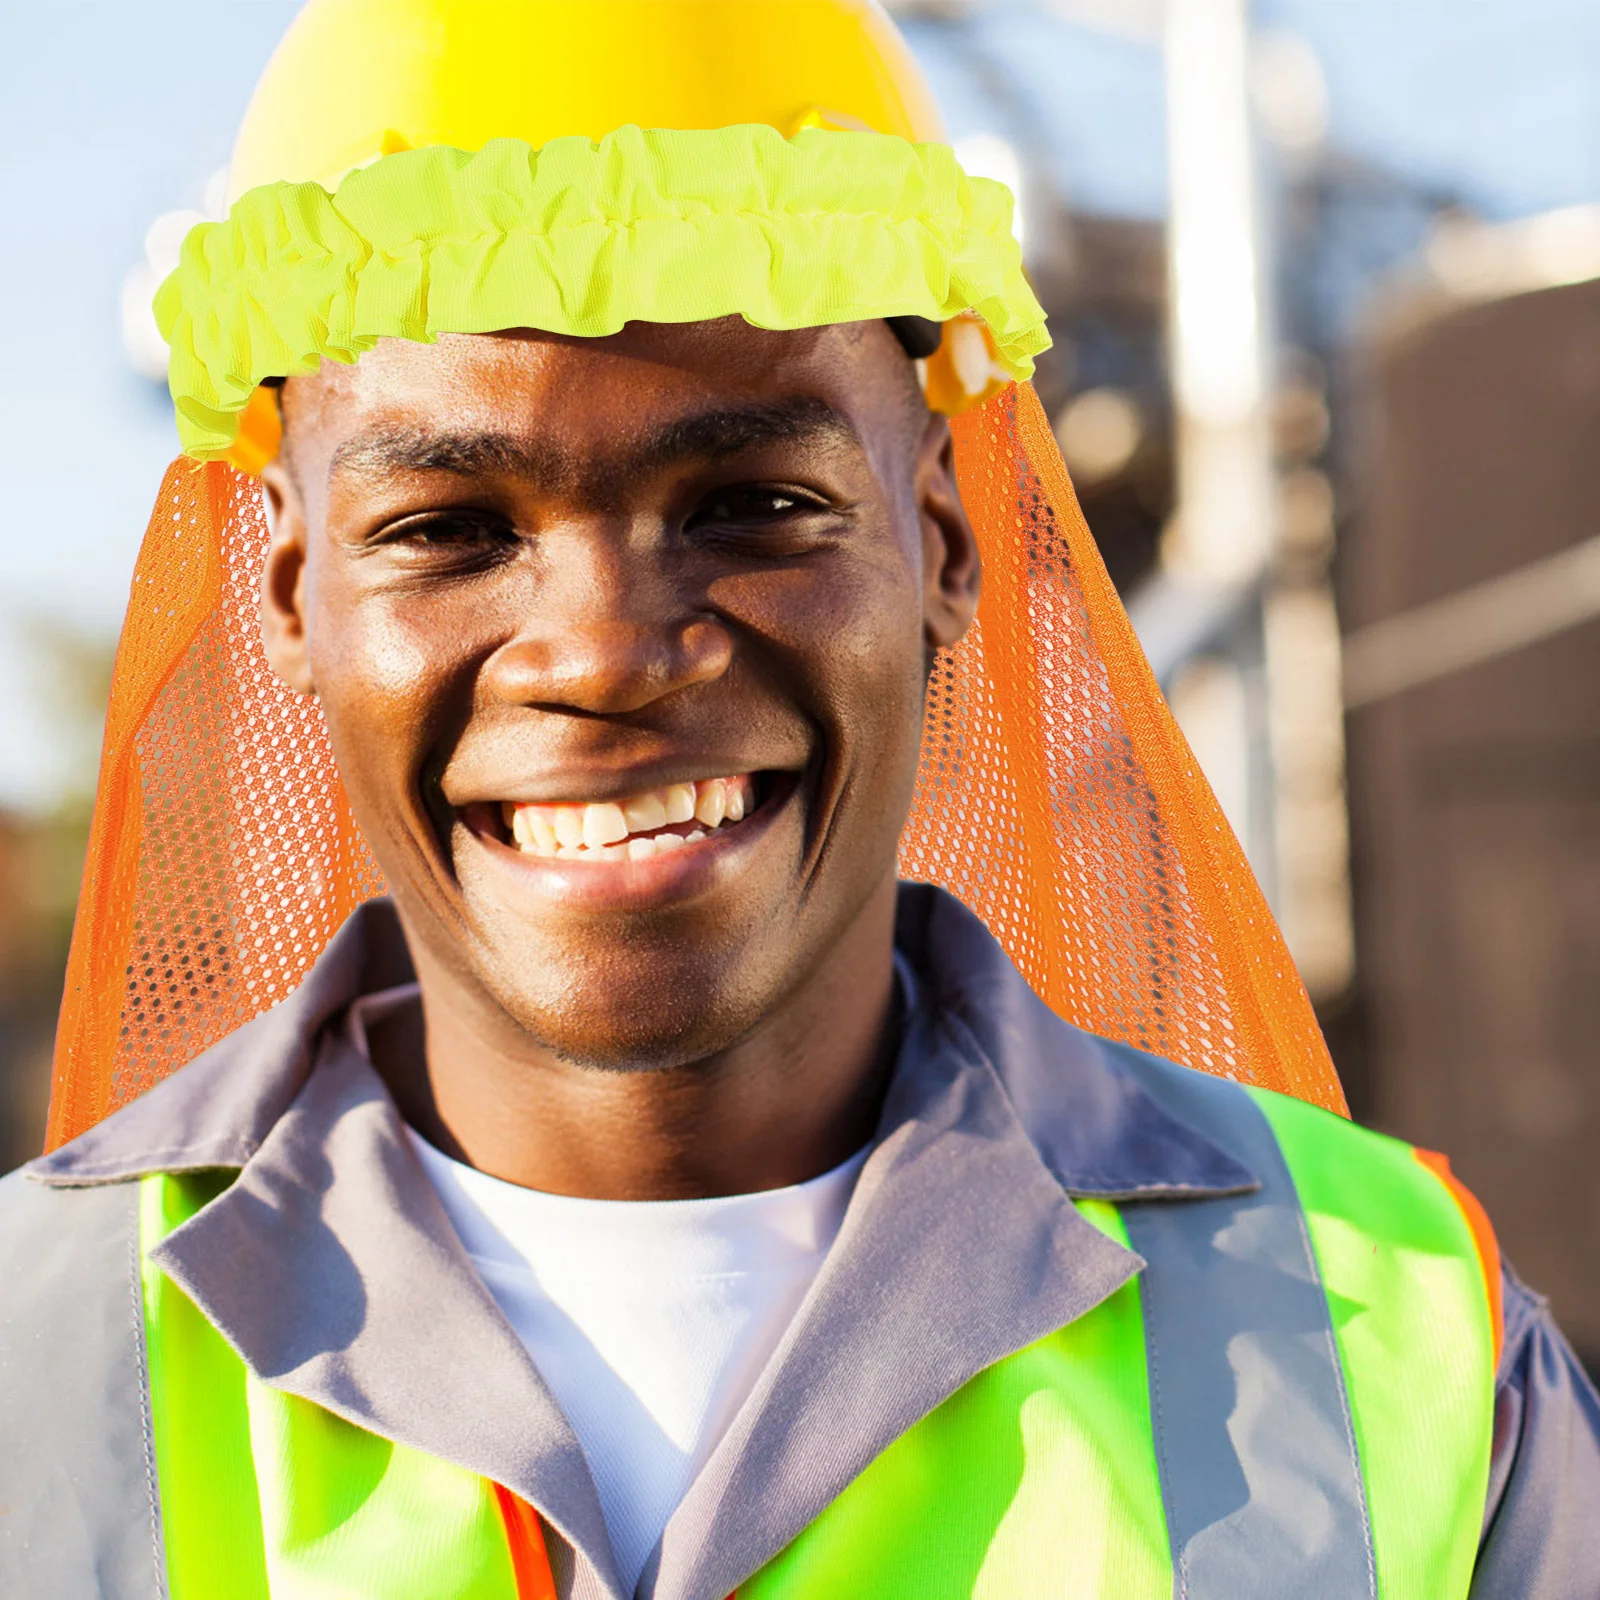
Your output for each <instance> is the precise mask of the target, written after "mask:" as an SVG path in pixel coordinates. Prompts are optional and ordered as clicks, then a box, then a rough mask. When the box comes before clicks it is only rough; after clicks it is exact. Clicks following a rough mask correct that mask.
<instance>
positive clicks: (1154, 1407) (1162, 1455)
mask: <svg viewBox="0 0 1600 1600" xmlns="http://www.w3.org/2000/svg"><path fill="white" fill-rule="evenodd" d="M1130 1243H1131V1241H1130ZM1150 1278H1151V1275H1150V1274H1149V1273H1146V1274H1145V1275H1144V1276H1143V1277H1142V1278H1141V1279H1140V1280H1139V1300H1140V1313H1141V1319H1142V1320H1143V1322H1144V1361H1145V1371H1146V1372H1147V1373H1148V1374H1149V1381H1150V1426H1151V1430H1152V1431H1153V1432H1154V1434H1155V1444H1156V1470H1157V1474H1158V1475H1159V1477H1160V1479H1161V1498H1162V1501H1163V1503H1164V1506H1163V1508H1164V1510H1165V1511H1166V1515H1167V1536H1168V1541H1169V1543H1170V1545H1171V1548H1172V1566H1173V1577H1174V1578H1176V1580H1177V1585H1178V1593H1177V1600H1188V1595H1189V1550H1188V1546H1187V1545H1185V1546H1184V1548H1182V1549H1181V1550H1180V1549H1179V1548H1178V1545H1177V1540H1176V1538H1175V1537H1174V1535H1175V1532H1176V1530H1175V1529H1174V1528H1173V1526H1172V1512H1173V1494H1172V1467H1171V1463H1170V1461H1169V1460H1168V1457H1167V1425H1166V1421H1165V1418H1164V1417H1163V1415H1162V1410H1161V1359H1160V1356H1159V1354H1158V1353H1157V1350H1156V1341H1155V1340H1154V1339H1152V1338H1151V1337H1150V1296H1151V1295H1152V1294H1153V1293H1154V1292H1155V1291H1154V1286H1153V1285H1152V1284H1151V1281H1150Z"/></svg>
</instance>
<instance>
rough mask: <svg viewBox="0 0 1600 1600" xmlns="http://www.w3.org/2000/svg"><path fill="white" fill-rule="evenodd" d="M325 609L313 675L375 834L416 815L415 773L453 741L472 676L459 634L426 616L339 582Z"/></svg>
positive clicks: (318, 619)
mask: <svg viewBox="0 0 1600 1600" xmlns="http://www.w3.org/2000/svg"><path fill="white" fill-rule="evenodd" d="M316 600H317V603H316V604H314V605H313V606H312V608H311V611H310V618H309V620H310V624H311V626H310V647H311V663H312V673H313V677H314V681H315V682H316V685H317V692H318V695H319V697H320V699H321V701H322V706H323V712H324V715H325V716H326V718H327V722H328V731H329V734H330V737H331V738H332V741H333V747H334V755H335V758H336V760H337V762H338V765H339V770H340V772H341V774H342V775H343V776H344V779H345V783H346V787H347V788H348V789H349V791H350V796H351V800H352V802H353V803H354V804H355V806H356V808H357V811H358V813H359V814H364V825H367V826H372V825H373V824H374V823H376V820H377V818H378V817H379V816H381V815H387V814H393V813H394V812H396V811H404V810H408V809H409V808H410V802H411V800H412V798H413V797H414V796H415V795H416V793H417V787H416V781H415V778H416V774H417V773H418V772H419V771H420V770H421V768H422V766H423V764H424V762H425V761H426V760H427V759H428V757H429V754H430V752H431V751H433V750H434V749H435V748H436V746H437V745H438V743H439V741H440V739H441V738H442V737H445V736H446V735H447V733H448V728H449V724H450V721H451V718H452V716H453V715H454V714H455V712H456V706H457V702H458V701H459V700H460V699H461V691H460V690H459V689H458V685H459V684H460V683H461V682H462V681H463V680H465V681H467V682H470V673H468V672H467V671H466V670H465V669H464V668H463V667H462V665H461V663H460V661H459V658H458V657H457V655H456V651H455V645H456V644H457V643H458V642H459V634H457V633H454V632H452V631H451V630H447V629H441V628H439V627H438V626H437V625H436V624H435V621H434V619H431V618H430V616H429V615H428V610H429V608H427V607H422V606H417V605H409V606H408V605H407V604H405V603H403V602H400V601H397V600H396V598H395V597H392V596H388V595H382V594H376V595H375V594H370V593H361V592H360V591H359V590H357V589H356V588H355V587H354V586H352V585H348V584H340V583H337V582H335V583H331V584H328V585H326V586H325V588H324V590H323V592H322V593H320V594H318V595H317V596H316ZM447 645H448V646H450V648H447ZM468 692H469V693H470V690H469V691H468Z"/></svg>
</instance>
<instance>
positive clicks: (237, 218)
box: [156, 0, 1049, 471]
mask: <svg viewBox="0 0 1600 1600" xmlns="http://www.w3.org/2000/svg"><path fill="white" fill-rule="evenodd" d="M941 137H942V130H941V126H940V121H939V114H938V110H937V107H936V106H935V104H934V100H933V96H932V95H931V93H930V92H929V90H928V87H927V84H926V83H925V82H924V81H923V78H922V75H921V73H920V72H919V71H918V69H917V66H916V63H915V61H914V60H913V59H912V56H911V53H910V51H909V50H908V49H907V48H906V45H905V43H904V41H903V40H902V39H901V38H900V35H899V34H898V33H897V32H896V30H895V28H894V25H893V24H892V23H891V22H890V21H889V19H888V17H887V16H886V15H885V14H884V12H883V11H882V10H881V9H880V7H879V6H878V5H877V4H876V3H875V0H310V3H309V4H308V5H307V6H306V7H305V9H304V10H303V11H302V12H301V13H300V15H299V16H298V17H297V19H296V20H295V22H294V25H293V26H292V27H291V28H290V30H289V32H288V34H287V35H286V36H285V38H284V40H283V42H282V44H281V45H280V46H279V47H278V50H277V52H276V53H275V54H274V56H273V57H272V60H271V61H270V63H269V64H268V66H267V69H266V71H265V73H264V74H263V76H262V79H261V82H260V84H259V85H258V87H257V89H256V93H255V95H254V97H253V98H252V100H251V103H250V107H249V110H248V111H247V112H246V115H245V119H244V124H243V126H242V128H241V130H240V133H239V139H238V143H237V145H236V146H235V149H234V155H233V165H232V169H231V171H230V174H229V191H230V205H231V210H230V215H229V217H228V220H227V221H226V222H224V223H206V224H201V225H199V226H198V227H196V228H195V229H194V230H193V232H192V234H191V235H190V237H189V239H187V240H186V241H185V244H184V250H183V257H182V262H181V264H180V267H179V269H178V271H177V272H175V273H174V274H173V275H172V277H171V278H169V279H168V280H167V282H166V283H165V284H163V285H162V288H161V290H160V291H159V292H158V294H157V298H156V315H157V319H158V322H159V323H160V325H161V328H162V332H163V333H164V334H165V336H166V337H167V339H168V341H169V343H170V344H171V345H172V358H171V361H170V364H169V372H168V377H169V384H170V387H171V389H172V396H173V402H174V405H175V407H176V411H177V421H178V432H179V437H180V440H181V441H182V443H183V446H184V449H185V450H186V452H188V453H189V454H190V455H193V456H195V457H197V458H198V459H203V460H205V459H219V458H221V459H226V460H230V461H232V462H233V463H234V465H236V466H238V467H241V468H243V469H244V470H246V471H258V470H259V469H260V468H261V466H262V465H263V464H264V463H265V462H266V461H268V460H270V459H271V457H272V456H273V455H274V454H275V453H276V451H277V448H278V435H279V427H278V412H277V408H276V406H275V405H274V403H273V402H272V399H271V397H270V394H269V393H268V392H267V391H265V390H264V389H262V388H261V387H260V386H261V385H262V384H263V383H266V382H268V381H270V380H272V379H276V378H282V377H285V376H293V375H294V374H295V373H299V372H307V371H313V370H315V368H316V366H317V365H318V364H319V363H320V362H321V361H323V360H335V361H353V360H356V359H357V358H358V357H359V356H360V354H361V352H362V351H363V350H367V349H371V348H372V346H373V345H374V343H375V342H376V341H377V340H378V339H380V338H383V337H402V338H412V339H420V340H424V341H429V340H432V339H434V338H437V337H438V335H439V334H440V333H443V332H453V333H474V332H490V331H493V330H495V329H498V328H505V327H522V326H529V327H540V328H546V329H549V330H550V331H552V332H557V333H568V334H577V335H603V334H606V333H610V332H614V331H616V330H617V329H618V328H620V327H622V326H623V325H624V324H625V323H626V322H628V321H633V320H640V321H658V322H683V321H698V320H702V319H704V318H708V317H715V316H725V315H729V314H731V313H738V314H741V315H743V316H744V317H745V318H746V320H748V321H750V322H751V323H753V324H754V325H755V326H758V327H769V328H793V327H806V326H815V325H817V324H819V323H823V322H849V321H858V320H863V319H866V318H872V317H887V318H890V319H903V318H910V319H922V320H923V321H934V322H938V323H942V324H944V325H945V328H946V332H945V334H944V336H943V338H942V340H941V341H940V342H939V343H938V345H937V348H935V349H933V351H932V354H931V355H930V356H929V357H928V358H927V360H926V361H925V362H924V369H923V379H924V389H925V392H926V394H927V396H928V400H929V403H930V404H931V405H933V406H934V407H935V408H936V409H939V410H945V411H950V412H954V411H957V410H960V409H963V408H964V407H965V406H967V405H971V404H974V403H976V402H977V401H979V400H981V399H983V398H984V397H985V396H986V395H987V394H989V393H992V392H993V391H994V389H995V388H997V387H999V386H1001V385H1003V384H1005V383H1007V382H1010V381H1012V380H1013V379H1017V378H1025V377H1027V376H1028V375H1029V373H1031V371H1032V370H1033V361H1032V358H1033V356H1034V355H1035V354H1037V352H1038V351H1039V350H1041V349H1043V348H1045V346H1046V345H1048V343H1049V337H1048V334H1047V333H1046V332H1045V328H1044V314H1043V312H1042V311H1041V310H1040V308H1039V305H1038V302H1037V301H1036V300H1035V299H1034V297H1033V295H1032V292H1031V291H1030V290H1029V288H1028V286H1027V283H1026V280H1025V278H1024V276H1023V273H1022V264H1021V257H1020V255H1019V253H1018V251H1017V249H1016V244H1015V240H1014V239H1013V238H1012V236H1011V227H1010V209H1011V197H1010V195H1009V193H1008V192H1007V191H1006V190H1005V189H1004V188H1003V186H1001V185H999V184H995V183H992V182H990V181H988V180H986V179H982V178H969V177H967V175H966V174H965V173H963V172H962V171H961V168H960V166H959V164H958V163H957V162H956V160H955V158H954V155H953V153H952V152H951V151H950V150H949V149H948V148H946V147H945V146H944V145H943V144H942V143H940V142H939V141H940V139H941ZM918 353H920V352H918Z"/></svg>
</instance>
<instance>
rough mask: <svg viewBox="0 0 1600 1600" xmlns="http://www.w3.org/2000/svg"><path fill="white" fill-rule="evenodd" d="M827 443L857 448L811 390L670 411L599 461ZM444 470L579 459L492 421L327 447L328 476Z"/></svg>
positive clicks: (561, 469) (612, 465)
mask: <svg viewBox="0 0 1600 1600" xmlns="http://www.w3.org/2000/svg"><path fill="white" fill-rule="evenodd" d="M830 443H831V444H835V445H848V446H854V447H855V448H857V449H860V448H861V438H860V435H859V434H858V433H857V432H856V430H855V427H854V425H853V424H852V423H851V422H850V419H849V418H848V417H846V416H845V415H844V413H843V412H842V411H840V410H838V409H837V408H836V407H834V406H832V405H830V404H829V403H828V402H827V401H826V400H822V399H819V398H817V397H815V396H810V395H805V396H796V397H794V398H793V399H789V400H779V401H772V402H768V403H763V404H753V405H742V406H724V407H718V408H717V409H715V410H710V411H702V412H698V413H696V414H694V415H691V416H687V417H679V418H675V419H674V420H673V421H671V422H668V423H664V424H662V425H661V426H660V427H658V428H655V429H653V430H651V431H650V432H648V433H645V434H643V435H642V436H640V437H637V438H633V439H623V440H620V441H619V442H618V445H617V448H616V450H615V452H614V453H613V454H611V455H610V456H609V458H608V460H607V461H606V463H605V477H606V478H607V479H608V480H610V481H617V480H621V479H626V478H630V477H637V476H642V475H644V474H647V473H649V472H652V471H658V470H660V469H661V468H662V467H667V466H673V465H676V464H678V463H683V462H694V461H717V460H721V459H724V458H726V457H728V456H735V455H740V454H742V453H743V452H745V451H748V450H754V449H759V448H761V447H762V446H765V445H771V444H790V445H818V444H830ZM415 472H444V473H449V474H451V475H453V476H456V477H463V478H474V477H485V476H499V475H504V476H515V477H526V478H533V479H535V480H537V481H540V482H544V483H556V482H572V481H575V480H577V479H579V478H581V477H583V476H585V475H586V474H585V469H584V465H583V464H582V463H581V462H580V461H578V460H577V459H576V458H574V457H573V456H572V455H571V454H570V453H569V452H567V451H565V450H563V449H561V448H560V447H559V446H556V445H552V444H550V443H549V442H548V441H545V440H541V439H538V438H531V437H529V436H528V435H525V434H514V433H506V432H503V431H499V430H495V429H476V428H467V429H451V428H445V429H432V428H415V427H412V428H394V427H378V428H373V429H370V430H368V431H367V432H365V433H359V434H357V435H355V437H353V438H351V439H347V440H345V442H344V443H343V444H341V445H340V446H339V448H338V449H337V450H335V451H334V453H333V457H332V459H331V460H330V462H329V463H328V477H329V480H330V481H331V480H332V479H333V478H334V477H335V476H336V475H341V474H350V475H352V476H360V477H393V476H398V475H400V474H404V473H415Z"/></svg>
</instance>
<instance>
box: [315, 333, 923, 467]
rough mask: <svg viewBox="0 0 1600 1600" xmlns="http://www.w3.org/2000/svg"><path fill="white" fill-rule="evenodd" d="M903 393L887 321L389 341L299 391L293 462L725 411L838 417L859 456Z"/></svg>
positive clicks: (606, 431) (617, 430) (576, 444)
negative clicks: (427, 440)
mask: <svg viewBox="0 0 1600 1600" xmlns="http://www.w3.org/2000/svg"><path fill="white" fill-rule="evenodd" d="M908 390H909V391H915V390H916V381H915V378H914V375H913V369H912V365H911V363H910V361H909V360H908V359H907V357H906V356H905V354H904V352H903V351H902V349H901V347H900V345H899V343H898V341H897V340H896V339H895V337H894V335H893V334H892V333H891V332H890V330H889V328H888V326H887V325H886V324H885V323H883V322H858V323H844V324H837V325H832V326H827V327H821V328H803V329H794V330H775V329H765V328H754V327H751V326H750V325H749V324H748V323H746V322H745V321H744V320H743V319H742V318H738V317H727V318H721V319H718V320H717V321H714V322H699V323H682V324H661V323H630V324H629V325H628V326H627V327H626V328H624V329H622V330H621V331H620V332H618V333H615V334H612V335H609V336H606V337H601V338H592V339H581V338H573V337H569V336H564V335H559V334H548V333H542V332H538V331H534V330H526V329H524V330H513V331H509V332H503V333H493V334H443V335H441V336H440V338H439V340H438V342H437V343H435V344H432V345H424V344H418V343H414V342H411V341H408V340H401V339H384V340H381V341H380V342H379V344H378V346H377V347H376V348H375V349H373V350H371V351H369V352H367V353H366V354H365V355H363V356H362V357H361V359H360V361H358V362H357V363H355V364H354V365H351V366H340V365H335V364H333V363H326V364H325V365H324V366H323V368H322V369H321V371H319V372H318V373H315V374H312V375H310V376H307V377H302V378H295V379H293V380H291V381H290V383H289V385H288V386H287V388H286V390H285V415H286V417H287V419H288V421H289V423H290V430H291V433H292V435H293V436H294V447H295V451H296V453H297V454H299V453H300V452H301V451H302V450H303V449H304V448H305V447H306V446H311V447H312V448H314V449H316V450H318V451H319V452H320V453H322V454H325V455H326V456H328V457H329V458H330V459H331V457H332V456H333V455H334V454H335V453H336V452H340V451H342V450H343V451H346V452H347V450H348V446H349V445H350V443H351V442H352V440H354V439H357V438H358V437H359V436H361V435H364V434H368V433H372V432H375V431H384V430H388V431H393V430H396V429H400V430H408V431H415V430H423V431H432V430H435V429H445V428H448V429H449V430H450V431H453V432H461V431H464V430H474V429H476V430H493V431H497V432H507V431H513V432H538V433H551V432H555V433H559V434H560V435H561V437H562V439H563V442H564V443H565V444H566V445H567V446H568V447H569V448H583V447H584V446H585V445H586V444H588V445H592V446H593V447H595V448H601V447H604V446H606V445H611V446H615V445H616V444H618V443H620V442H622V441H623V440H624V439H625V438H626V437H628V436H629V435H631V434H635V433H637V432H638V431H639V430H640V429H642V428H645V427H647V426H651V425H657V424H660V423H662V422H665V421H670V420H672V419H674V418H676V417H687V416H690V415H693V414H696V413H706V412H709V411H714V410H717V409H719V408H723V407H727V406H730V405H732V406H742V407H746V408H748V407H752V406H753V407H755V408H757V409H759V408H761V407H763V406H767V407H771V406H776V407H777V408H779V409H785V408H786V409H788V410H791V411H793V410H795V409H796V408H799V409H802V410H803V409H805V408H806V407H807V406H811V407H813V408H814V409H816V410H817V411H818V412H819V413H820V412H821V411H822V410H832V411H834V412H836V413H837V414H838V415H839V416H840V417H841V418H842V419H844V421H845V422H846V423H847V424H848V425H849V427H850V428H851V429H852V430H853V431H854V432H855V433H856V434H857V435H858V436H859V437H860V438H861V439H862V441H863V442H864V443H865V442H867V441H868V440H869V439H870V437H871V436H872V435H874V434H876V433H881V432H882V431H883V428H884V427H885V425H892V424H894V423H896V422H897V421H898V420H899V419H901V418H903V417H904V415H905V414H906V408H907V393H908ZM917 398H919V399H920V395H918V396H917Z"/></svg>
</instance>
